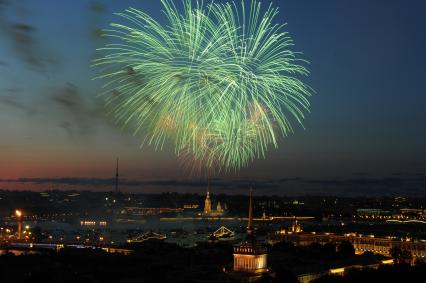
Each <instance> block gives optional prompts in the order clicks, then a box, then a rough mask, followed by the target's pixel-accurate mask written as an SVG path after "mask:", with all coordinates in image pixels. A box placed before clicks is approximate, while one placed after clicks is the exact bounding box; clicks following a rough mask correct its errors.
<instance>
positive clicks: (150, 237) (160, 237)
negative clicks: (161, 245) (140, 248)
mask: <svg viewBox="0 0 426 283" xmlns="http://www.w3.org/2000/svg"><path fill="white" fill-rule="evenodd" d="M166 238H167V237H166V235H163V234H160V233H155V232H152V231H150V232H146V233H144V234H142V235H138V236H136V237H133V238H131V239H129V240H127V242H128V243H143V242H145V241H148V240H165V239H166Z"/></svg>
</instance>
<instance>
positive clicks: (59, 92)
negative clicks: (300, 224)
mask: <svg viewBox="0 0 426 283" xmlns="http://www.w3.org/2000/svg"><path fill="white" fill-rule="evenodd" d="M272 2H273V3H274V4H275V5H277V6H278V7H279V8H280V15H279V20H280V21H283V22H287V23H288V25H287V26H286V30H287V31H289V32H290V34H291V36H292V37H293V39H294V41H295V44H296V46H295V50H303V51H304V56H305V58H306V59H308V60H309V61H310V62H311V64H310V66H309V69H310V70H311V76H310V77H309V78H308V80H307V82H308V83H309V85H311V86H312V87H313V88H314V89H315V91H316V95H314V96H313V98H312V108H311V113H310V115H308V116H307V119H306V121H305V127H306V130H303V129H298V128H296V129H295V133H294V134H292V135H290V136H289V137H287V138H286V139H284V140H282V141H280V144H279V148H278V149H272V150H270V151H269V152H268V153H267V156H266V159H264V160H257V161H255V162H254V163H253V164H251V165H250V166H249V167H248V168H245V169H243V170H242V171H241V172H238V173H232V174H227V175H223V174H222V175H219V176H217V177H218V178H219V180H218V181H216V185H217V189H218V191H219V192H229V193H233V192H240V190H242V188H243V186H245V185H246V184H247V183H249V182H255V183H257V184H258V189H259V190H261V191H262V192H265V193H267V194H274V193H278V194H286V193H288V194H303V193H305V192H308V193H312V192H313V193H315V192H318V193H320V194H327V193H331V194H332V193H336V191H337V192H338V193H339V194H354V193H357V192H359V193H360V194H363V193H366V194H367V193H371V194H380V193H382V194H404V192H406V193H407V194H417V195H424V194H425V193H426V192H425V189H424V188H425V184H426V176H425V173H426V171H425V169H424V168H426V161H425V160H426V151H425V149H424V144H425V142H426V133H425V131H424V125H423V123H422V121H424V120H425V118H426V116H425V115H426V114H425V112H424V111H423V108H424V105H425V104H426V98H425V96H424V91H423V88H422V86H421V82H422V78H423V76H424V75H425V67H424V66H425V63H426V56H425V55H424V53H423V46H424V45H425V37H424V31H423V30H422V29H420V28H419V27H421V26H424V25H425V23H426V19H424V17H422V14H421V11H422V10H423V9H424V8H425V4H424V3H422V1H412V2H411V3H406V2H404V1H392V3H389V1H374V3H373V2H372V1H366V0H365V1H364V0H363V1H356V2H350V3H349V2H348V3H341V2H339V1H321V3H318V1H303V2H300V1H272ZM129 6H132V7H135V8H139V9H142V10H146V11H147V12H149V13H150V14H152V15H153V16H154V17H156V18H157V17H159V18H161V11H160V4H159V3H155V4H154V3H152V2H149V3H148V2H144V1H120V3H118V2H112V1H107V2H96V1H92V2H87V1H75V2H74V1H73V3H66V2H61V3H59V2H57V1H48V0H46V1H43V2H39V3H35V2H32V1H22V2H20V3H12V2H9V1H2V2H1V6H0V9H1V11H0V12H1V13H2V15H1V22H0V26H1V27H0V43H1V44H0V63H1V64H0V73H1V74H2V76H1V78H0V130H1V135H0V189H39V190H42V189H93V190H105V189H107V188H113V181H111V183H109V181H110V180H109V179H111V180H113V179H114V176H115V160H116V157H119V158H120V177H121V178H122V179H123V181H122V186H123V188H125V187H126V186H127V187H128V190H131V191H140V192H146V191H149V192H156V191H158V192H161V191H167V190H173V187H174V186H177V187H180V189H178V190H182V191H185V190H187V191H190V192H192V191H199V192H203V190H205V181H204V180H203V179H202V178H200V177H197V176H195V177H192V176H191V175H190V174H188V173H187V172H186V171H185V170H184V169H183V168H182V166H181V165H182V164H181V161H180V160H178V159H177V158H175V156H174V155H173V150H172V149H171V148H170V147H166V148H165V150H164V151H158V152H155V151H154V149H153V148H152V147H144V148H142V149H139V145H140V141H141V138H140V137H132V136H131V135H130V133H126V132H123V131H121V130H120V129H119V127H117V126H115V125H114V124H113V123H112V122H111V121H110V119H109V118H108V117H107V116H106V115H105V113H104V112H105V111H104V110H103V109H102V107H101V105H100V104H99V103H98V102H97V101H96V98H95V96H96V94H97V93H99V87H100V83H99V82H96V81H95V82H94V81H92V80H91V78H93V77H94V72H93V70H91V69H90V64H91V60H92V59H93V58H94V57H93V56H94V50H95V48H96V47H98V46H100V45H102V44H103V39H101V38H99V37H98V36H97V35H98V32H99V29H102V28H107V27H108V23H109V22H111V21H113V20H116V17H115V16H113V15H112V13H114V12H121V11H123V10H124V9H125V8H127V7H129ZM65 11H66V13H65ZM76 19H78V20H76ZM20 178H26V179H20ZM107 179H108V180H107ZM234 180H237V182H236V184H234V185H233V184H232V183H234V182H235V181H234ZM231 190H234V191H231Z"/></svg>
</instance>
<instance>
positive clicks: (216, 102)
mask: <svg viewBox="0 0 426 283" xmlns="http://www.w3.org/2000/svg"><path fill="white" fill-rule="evenodd" d="M161 2H162V4H163V7H164V9H163V10H164V14H165V15H166V18H167V21H168V22H167V23H166V24H160V23H159V22H157V21H156V20H155V19H153V18H152V17H150V16H149V15H148V14H146V13H144V12H142V11H139V10H137V9H133V8H129V9H127V10H126V11H125V12H123V13H119V14H117V15H118V16H120V17H121V18H123V19H124V20H125V21H126V22H127V24H118V23H112V24H111V28H110V29H108V30H106V31H105V32H104V33H105V35H106V36H107V37H109V38H110V39H111V43H110V44H108V45H107V46H105V47H104V48H101V49H99V51H100V52H101V54H102V56H101V57H99V58H98V59H96V60H95V62H94V65H95V66H98V67H100V75H99V76H98V78H101V79H104V80H106V83H105V85H104V89H105V91H104V92H103V95H104V96H106V100H107V103H108V104H109V105H110V106H112V111H111V113H112V115H113V116H114V118H115V119H116V120H117V122H118V123H120V124H121V125H122V126H124V127H126V126H129V125H136V126H135V127H134V129H133V130H134V133H135V134H139V133H141V134H142V135H143V137H144V138H143V144H150V145H153V146H155V148H157V149H162V148H163V145H164V143H165V142H166V141H171V142H172V143H173V144H174V147H175V151H176V153H177V154H178V155H182V154H184V155H185V156H187V155H188V154H189V155H192V156H193V159H194V160H198V161H202V163H203V166H205V167H206V168H210V167H213V166H214V167H217V168H218V169H219V170H224V171H229V170H238V169H240V168H242V167H244V166H247V165H248V164H249V163H250V162H252V161H253V160H254V159H255V158H260V157H264V156H265V153H266V151H267V149H268V147H269V146H274V147H277V146H278V139H279V137H280V136H286V135H288V134H289V133H290V132H292V126H291V121H294V122H296V123H299V124H302V121H303V119H304V113H305V112H307V111H308V109H309V101H308V98H309V96H310V95H311V89H310V88H309V87H308V86H307V85H306V84H304V83H303V82H302V81H301V80H300V78H299V77H301V76H306V75H308V71H307V69H306V68H305V67H304V63H305V61H304V60H302V59H300V58H299V57H298V56H299V53H297V52H293V51H291V46H292V45H293V42H292V40H291V38H290V37H289V36H288V34H287V32H285V31H284V29H283V28H284V25H278V24H275V23H274V19H275V18H276V16H277V14H278V10H277V9H276V8H273V7H272V6H269V7H268V8H267V9H266V10H265V12H262V7H261V4H260V3H259V2H258V1H256V0H252V1H249V4H247V2H246V1H241V2H240V4H236V3H234V2H231V3H225V4H218V3H213V2H212V3H207V4H206V3H205V2H202V1H200V2H198V1H196V3H195V4H193V3H192V1H190V0H184V1H183V9H182V12H179V9H177V7H176V6H175V4H174V3H173V1H170V0H162V1H161ZM245 2H246V3H245ZM113 94H114V95H113Z"/></svg>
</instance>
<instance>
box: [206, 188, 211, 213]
mask: <svg viewBox="0 0 426 283" xmlns="http://www.w3.org/2000/svg"><path fill="white" fill-rule="evenodd" d="M211 212H212V201H211V199H210V192H209V191H207V196H206V200H205V201H204V214H206V215H208V214H210V213H211Z"/></svg>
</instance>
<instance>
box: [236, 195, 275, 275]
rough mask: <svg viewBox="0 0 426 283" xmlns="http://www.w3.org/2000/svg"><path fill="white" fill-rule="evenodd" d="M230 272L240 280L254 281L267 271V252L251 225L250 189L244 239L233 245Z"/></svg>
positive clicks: (251, 200) (251, 205)
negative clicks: (258, 240)
mask: <svg viewBox="0 0 426 283" xmlns="http://www.w3.org/2000/svg"><path fill="white" fill-rule="evenodd" d="M233 256H234V263H233V268H232V274H233V275H234V276H235V277H237V278H239V279H240V280H241V281H246V282H254V281H256V280H257V279H259V278H260V277H261V276H262V275H263V274H265V273H267V272H268V267H267V264H268V253H267V250H266V248H264V247H262V246H261V245H260V244H259V242H257V241H256V237H255V234H254V227H253V197H252V192H251V191H250V203H249V216H248V225H247V236H246V239H245V240H244V241H243V242H241V243H240V244H239V245H238V246H235V247H234V254H233Z"/></svg>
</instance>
